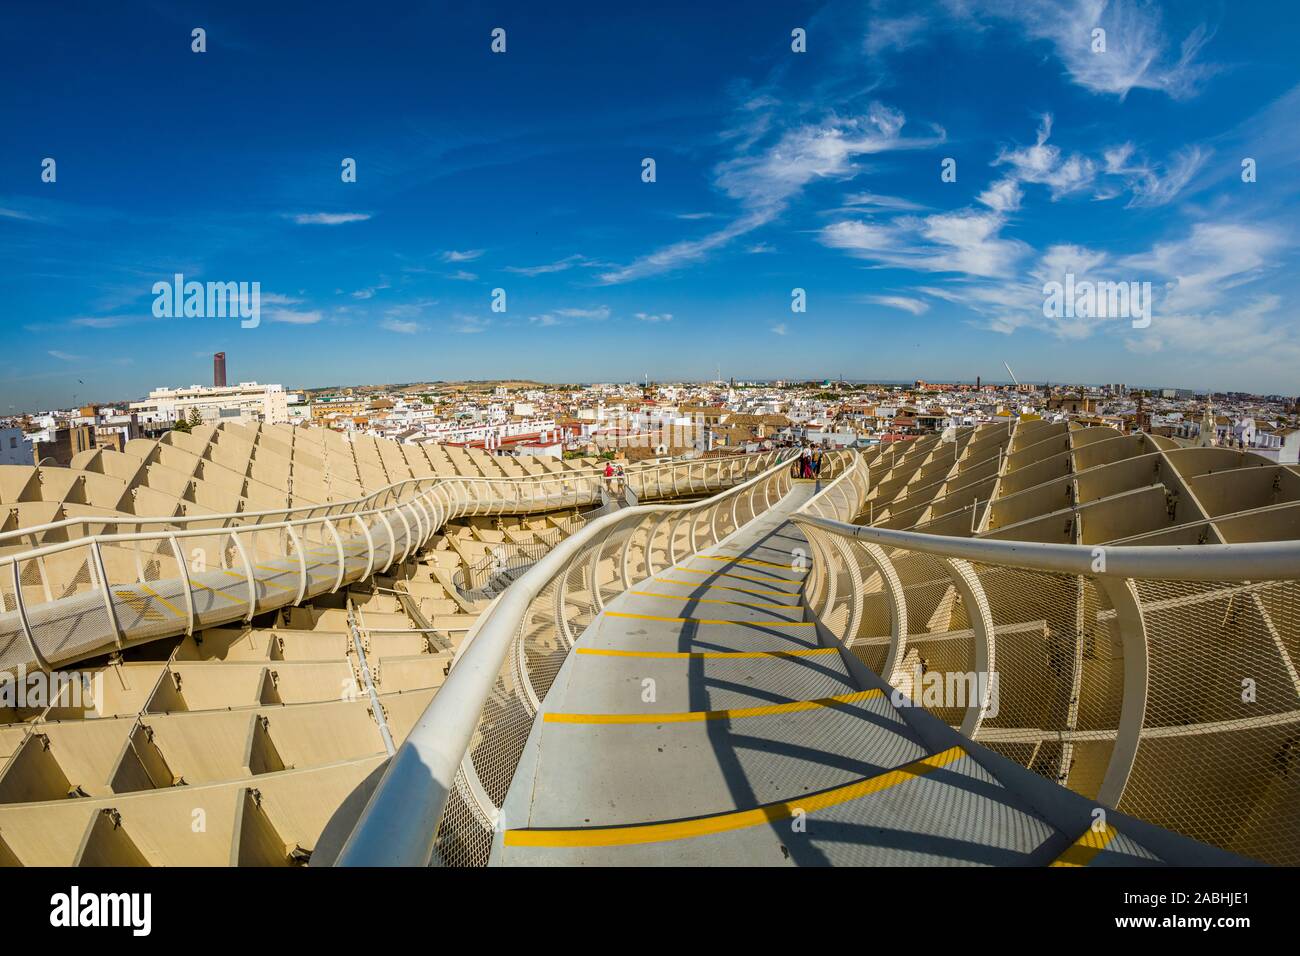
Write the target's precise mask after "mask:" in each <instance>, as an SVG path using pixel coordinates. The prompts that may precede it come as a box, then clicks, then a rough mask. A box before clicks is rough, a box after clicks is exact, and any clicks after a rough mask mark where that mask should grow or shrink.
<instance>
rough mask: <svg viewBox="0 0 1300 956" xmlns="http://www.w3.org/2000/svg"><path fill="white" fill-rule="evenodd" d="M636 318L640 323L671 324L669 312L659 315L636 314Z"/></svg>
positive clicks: (671, 318)
mask: <svg viewBox="0 0 1300 956" xmlns="http://www.w3.org/2000/svg"><path fill="white" fill-rule="evenodd" d="M636 317H637V320H638V321H640V322H671V321H672V320H673V314H672V313H671V312H663V313H659V314H651V313H647V312H638V313H637V314H636Z"/></svg>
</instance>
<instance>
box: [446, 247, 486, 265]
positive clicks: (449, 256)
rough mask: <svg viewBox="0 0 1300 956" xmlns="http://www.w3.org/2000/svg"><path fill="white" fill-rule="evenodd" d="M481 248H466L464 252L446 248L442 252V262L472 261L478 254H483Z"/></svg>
mask: <svg viewBox="0 0 1300 956" xmlns="http://www.w3.org/2000/svg"><path fill="white" fill-rule="evenodd" d="M483 251H484V250H482V249H466V250H465V251H464V252H457V251H456V250H455V249H448V250H447V251H446V252H444V253H443V254H442V261H443V262H473V261H474V260H475V259H477V258H478V257H479V256H481V255H483Z"/></svg>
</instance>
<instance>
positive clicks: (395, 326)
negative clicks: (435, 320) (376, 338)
mask: <svg viewBox="0 0 1300 956" xmlns="http://www.w3.org/2000/svg"><path fill="white" fill-rule="evenodd" d="M379 327H380V328H381V329H385V330H387V331H389V332H396V333H397V334H398V335H414V334H415V333H416V332H419V331H420V323H419V322H413V321H408V320H404V319H391V318H389V319H384V320H383V321H382V322H380V323H379Z"/></svg>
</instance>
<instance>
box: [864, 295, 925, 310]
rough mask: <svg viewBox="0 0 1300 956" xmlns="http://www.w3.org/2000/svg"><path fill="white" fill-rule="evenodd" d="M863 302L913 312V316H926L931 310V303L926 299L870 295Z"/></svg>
mask: <svg viewBox="0 0 1300 956" xmlns="http://www.w3.org/2000/svg"><path fill="white" fill-rule="evenodd" d="M863 301H864V302H869V303H871V304H872V305H883V306H886V307H888V308H891V309H899V310H901V311H903V312H911V313H912V314H913V315H924V314H925V313H926V312H928V311H929V310H930V303H928V302H926V301H925V300H924V299H913V298H910V297H908V296H905V295H868V296H864V297H863Z"/></svg>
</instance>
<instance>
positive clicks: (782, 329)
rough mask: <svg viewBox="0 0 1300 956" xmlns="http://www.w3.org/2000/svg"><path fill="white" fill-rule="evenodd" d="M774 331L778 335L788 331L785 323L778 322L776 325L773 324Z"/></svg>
mask: <svg viewBox="0 0 1300 956" xmlns="http://www.w3.org/2000/svg"><path fill="white" fill-rule="evenodd" d="M772 331H773V332H775V333H776V334H777V335H785V333H786V331H787V329H786V327H785V323H784V322H778V323H777V324H776V325H774V326H772Z"/></svg>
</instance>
